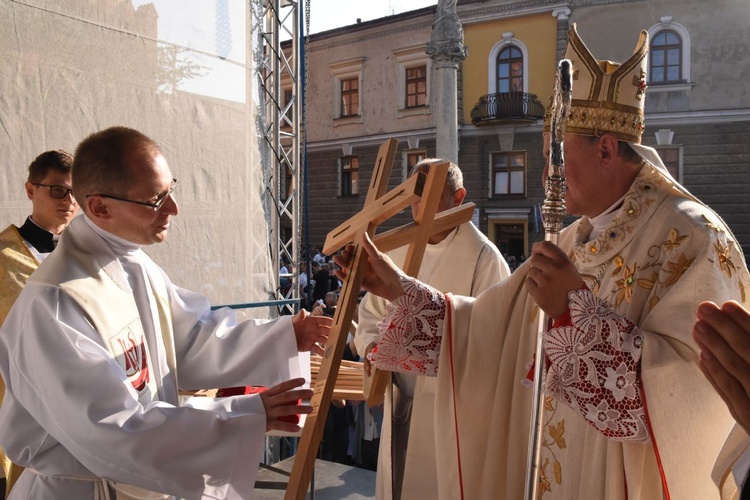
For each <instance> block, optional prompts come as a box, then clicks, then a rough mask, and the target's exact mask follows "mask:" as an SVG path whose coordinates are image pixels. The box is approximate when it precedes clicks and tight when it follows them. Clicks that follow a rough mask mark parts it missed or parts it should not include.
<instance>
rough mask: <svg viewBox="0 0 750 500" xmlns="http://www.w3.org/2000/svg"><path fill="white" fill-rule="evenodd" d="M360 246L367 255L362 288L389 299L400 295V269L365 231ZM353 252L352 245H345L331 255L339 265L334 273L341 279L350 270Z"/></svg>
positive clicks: (391, 299)
mask: <svg viewBox="0 0 750 500" xmlns="http://www.w3.org/2000/svg"><path fill="white" fill-rule="evenodd" d="M362 248H363V249H364V250H365V253H366V257H367V260H366V264H365V265H364V266H363V269H362V288H364V289H365V290H367V291H368V292H371V293H374V294H375V295H378V296H380V297H383V298H384V299H386V300H390V301H393V300H396V299H397V298H399V297H401V296H402V295H403V294H404V289H403V288H401V282H400V281H399V276H400V274H401V270H400V269H399V268H398V267H396V264H394V263H393V261H392V260H391V259H390V257H388V256H387V255H386V254H384V253H382V252H380V251H379V250H378V249H377V248H376V247H375V245H374V244H373V243H372V240H371V239H370V236H368V235H367V233H365V234H364V235H363V238H362ZM354 252H355V248H354V245H347V246H346V248H344V249H343V250H342V251H341V253H340V254H338V255H336V256H334V257H333V261H334V262H335V263H336V265H337V266H339V267H340V269H336V271H335V273H336V277H337V278H338V279H340V280H341V281H344V280H345V279H346V277H347V275H348V273H349V272H350V267H351V264H352V259H353V258H354Z"/></svg>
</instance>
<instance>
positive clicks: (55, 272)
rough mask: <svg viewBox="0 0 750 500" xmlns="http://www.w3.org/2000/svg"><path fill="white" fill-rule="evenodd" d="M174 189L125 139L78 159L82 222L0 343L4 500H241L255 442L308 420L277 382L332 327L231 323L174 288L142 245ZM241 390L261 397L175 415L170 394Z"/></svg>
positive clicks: (173, 210)
mask: <svg viewBox="0 0 750 500" xmlns="http://www.w3.org/2000/svg"><path fill="white" fill-rule="evenodd" d="M175 183H176V181H175V180H174V179H173V178H172V174H171V172H170V169H169V167H168V165H167V163H166V161H165V160H164V157H163V156H162V155H161V153H160V152H159V149H158V147H157V145H156V144H155V143H154V142H153V141H152V140H151V139H149V138H148V137H146V136H144V135H143V134H140V133H139V132H137V131H135V130H132V129H127V128H124V127H113V128H110V129H107V130H104V131H102V132H98V133H96V134H93V135H91V136H89V137H88V138H87V139H86V140H84V141H83V142H82V143H81V144H80V145H79V147H78V149H77V150H76V158H75V162H74V165H73V186H74V193H75V195H76V199H77V200H79V202H80V204H81V205H82V208H83V211H84V215H82V216H79V217H77V218H75V219H73V221H72V222H71V223H70V225H69V226H68V228H67V229H66V231H65V233H64V234H63V236H62V238H61V239H60V243H59V244H58V246H57V248H56V250H55V252H53V253H52V254H51V255H50V256H49V257H48V258H47V259H46V260H45V261H44V262H42V264H41V265H40V266H39V268H38V269H37V270H36V272H35V273H34V274H33V275H32V276H31V278H30V279H29V282H28V283H27V285H26V287H25V288H24V290H23V291H22V292H21V295H20V296H19V298H18V300H17V301H16V304H15V305H14V306H13V308H12V309H11V311H10V314H9V315H8V318H7V320H6V322H5V324H4V325H3V327H2V331H0V373H2V377H3V379H4V380H5V382H6V393H5V400H4V402H3V405H2V408H0V444H2V446H3V448H4V449H5V450H6V452H7V454H8V456H9V457H10V458H11V459H12V460H13V461H14V462H16V463H19V464H21V465H23V466H24V467H26V470H25V471H24V473H23V474H22V475H21V477H20V479H19V481H18V483H17V484H16V486H15V487H14V489H13V491H12V493H11V498H14V499H27V498H33V499H62V498H65V499H77V500H78V499H82V500H86V499H91V500H93V499H100V498H111V497H112V498H113V497H114V492H115V491H117V495H118V497H117V498H170V495H174V496H178V497H181V498H185V499H199V498H206V499H209V498H210V499H225V498H226V499H230V498H231V499H245V498H249V497H250V496H251V494H252V490H253V484H254V482H255V475H256V471H257V468H258V460H259V457H260V456H261V451H262V449H263V443H264V436H265V432H266V430H267V429H279V430H285V431H292V432H293V431H296V430H298V429H299V426H297V425H296V424H293V423H291V422H285V421H282V420H280V418H282V417H289V416H291V415H293V414H299V413H307V412H309V410H308V409H305V408H303V407H301V406H299V405H298V404H297V400H298V399H300V398H309V397H311V395H312V391H309V390H299V389H296V388H297V387H298V386H299V385H301V383H302V382H303V379H299V378H295V379H293V380H289V381H287V379H292V378H293V377H298V376H299V374H298V370H299V362H298V359H297V352H298V351H300V350H311V347H312V346H313V345H315V343H316V342H325V340H326V338H327V329H328V327H329V326H330V320H328V319H325V318H313V317H309V316H306V315H305V314H302V313H301V314H300V315H297V316H294V317H283V318H280V319H278V320H275V321H259V320H258V321H256V320H250V321H246V322H242V323H239V324H238V323H237V322H236V319H235V315H234V313H233V312H232V311H231V310H229V309H221V310H217V311H211V308H210V304H209V302H208V300H207V299H206V298H205V297H203V296H201V295H198V294H196V293H193V292H190V291H188V290H185V289H182V288H179V287H177V286H175V285H174V284H172V282H171V281H170V280H169V278H168V277H167V275H166V274H165V273H164V271H162V270H161V269H160V268H159V267H158V266H157V265H156V264H155V263H154V262H153V261H152V260H151V259H150V258H149V257H148V256H147V255H146V254H145V253H144V252H143V250H142V248H141V246H142V245H147V244H152V243H158V242H161V241H163V240H164V239H165V238H166V236H167V232H168V229H169V225H170V220H171V218H172V217H173V216H175V215H177V212H178V208H177V204H176V202H175V200H174V198H173V196H172V193H173V190H174V186H175ZM315 350H317V351H320V348H319V347H318V348H316V349H315ZM284 381H286V382H284ZM247 384H254V385H264V386H268V387H270V389H268V390H267V391H266V392H264V393H263V394H261V395H253V396H237V397H230V398H224V399H222V400H214V399H209V398H203V397H198V398H193V399H192V400H189V401H187V402H186V403H185V404H183V405H180V404H179V400H178V388H179V389H186V390H191V389H193V390H194V389H201V388H212V387H229V386H237V385H247ZM123 495H124V496H123ZM128 495H130V496H128Z"/></svg>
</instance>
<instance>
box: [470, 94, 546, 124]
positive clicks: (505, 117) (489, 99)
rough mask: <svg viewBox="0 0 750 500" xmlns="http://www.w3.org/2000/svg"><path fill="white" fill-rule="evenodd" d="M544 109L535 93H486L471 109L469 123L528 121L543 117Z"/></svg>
mask: <svg viewBox="0 0 750 500" xmlns="http://www.w3.org/2000/svg"><path fill="white" fill-rule="evenodd" d="M544 111H545V109H544V105H543V104H542V103H541V102H539V101H538V100H537V98H536V95H535V94H527V93H526V92H506V93H502V94H487V95H483V96H482V97H480V98H479V102H478V103H477V104H476V105H475V106H474V109H472V110H471V123H473V124H474V125H489V124H497V123H528V122H533V121H535V120H539V119H542V118H544Z"/></svg>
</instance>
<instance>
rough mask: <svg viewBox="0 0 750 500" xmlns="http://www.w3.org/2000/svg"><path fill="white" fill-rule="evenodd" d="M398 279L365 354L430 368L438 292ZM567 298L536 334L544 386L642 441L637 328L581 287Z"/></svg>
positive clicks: (626, 437) (438, 331)
mask: <svg viewBox="0 0 750 500" xmlns="http://www.w3.org/2000/svg"><path fill="white" fill-rule="evenodd" d="M401 286H402V288H403V290H404V295H402V296H401V297H399V298H398V299H397V300H395V301H393V302H392V303H391V304H389V306H388V313H387V315H386V316H385V318H384V319H383V321H381V322H380V323H379V324H378V328H379V330H380V334H381V337H380V340H379V341H378V343H377V346H376V348H375V349H374V350H373V352H372V353H371V354H370V357H371V358H370V359H371V361H372V362H373V363H374V364H375V366H377V367H378V368H380V369H383V370H388V371H396V372H405V373H418V374H420V375H427V376H436V375H437V371H438V368H439V364H440V345H441V341H442V336H443V326H444V322H445V314H446V306H447V302H446V298H445V295H444V294H443V293H441V292H440V291H438V290H436V289H434V288H432V287H430V286H428V285H425V284H424V283H421V282H419V281H417V280H414V279H412V278H409V277H401ZM569 300H570V302H569V307H570V309H569V319H568V317H567V316H566V317H565V320H564V321H558V322H557V323H556V325H555V327H554V328H551V329H550V330H549V331H548V332H547V333H546V334H545V337H544V344H545V345H544V347H545V351H546V354H547V357H548V359H549V361H550V368H549V370H548V373H547V390H548V393H549V394H550V395H552V396H554V397H555V398H557V399H559V400H561V401H563V402H565V404H567V405H568V406H570V407H571V408H572V409H573V410H575V411H576V412H577V413H579V414H580V415H581V416H583V417H584V418H585V419H586V420H587V421H588V422H589V423H590V424H591V425H592V426H594V427H595V428H596V429H598V430H599V432H601V433H602V434H604V435H605V436H607V437H609V438H612V439H615V440H618V441H639V442H648V441H649V440H650V437H649V432H648V425H647V423H646V415H645V411H644V406H643V398H642V391H641V381H640V359H641V350H642V345H643V336H642V334H641V332H640V330H639V329H638V327H637V326H636V325H635V324H634V323H633V322H631V321H629V320H627V319H626V318H623V317H622V316H620V315H618V314H617V313H615V312H614V311H613V310H612V309H611V308H610V307H609V306H608V305H607V303H606V302H604V301H603V300H601V299H598V298H597V297H595V296H594V295H593V294H592V293H591V292H590V291H589V290H588V289H585V288H583V289H581V290H576V291H573V292H570V294H569Z"/></svg>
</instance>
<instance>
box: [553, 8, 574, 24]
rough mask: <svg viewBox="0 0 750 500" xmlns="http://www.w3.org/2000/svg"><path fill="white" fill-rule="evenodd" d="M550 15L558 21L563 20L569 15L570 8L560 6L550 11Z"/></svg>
mask: <svg viewBox="0 0 750 500" xmlns="http://www.w3.org/2000/svg"><path fill="white" fill-rule="evenodd" d="M552 17H556V18H557V20H558V21H565V20H566V19H568V17H570V8H568V7H561V8H559V9H554V10H553V11H552Z"/></svg>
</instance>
